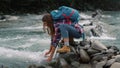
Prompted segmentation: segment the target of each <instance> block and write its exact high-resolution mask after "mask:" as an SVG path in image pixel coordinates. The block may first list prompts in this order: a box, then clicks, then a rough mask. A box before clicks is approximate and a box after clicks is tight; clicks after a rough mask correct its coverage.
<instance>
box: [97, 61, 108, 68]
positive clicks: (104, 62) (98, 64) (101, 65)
mask: <svg viewBox="0 0 120 68" xmlns="http://www.w3.org/2000/svg"><path fill="white" fill-rule="evenodd" d="M105 64H106V60H104V61H101V62H98V63H97V64H96V65H95V68H103V67H104V65H105Z"/></svg>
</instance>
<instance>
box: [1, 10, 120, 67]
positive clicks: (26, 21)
mask: <svg viewBox="0 0 120 68" xmlns="http://www.w3.org/2000/svg"><path fill="white" fill-rule="evenodd" d="M7 16H10V18H9V19H8V20H4V21H3V20H1V21H0V66H1V67H2V66H3V65H4V66H6V67H9V68H27V67H28V66H29V65H30V64H41V61H42V60H45V58H44V53H45V52H46V51H47V50H48V49H49V43H50V37H49V36H48V35H47V34H46V33H44V32H43V30H42V22H41V18H42V16H43V15H35V14H25V15H14V16H13V15H12V16H11V15H7ZM102 17H103V18H102V19H101V22H102V23H104V25H103V27H104V30H105V33H104V35H103V36H101V37H91V38H93V39H98V40H100V41H102V42H103V43H104V44H105V45H115V46H117V47H120V46H119V44H120V42H119V41H120V27H119V26H120V23H119V21H120V12H104V13H103V15H102Z"/></svg>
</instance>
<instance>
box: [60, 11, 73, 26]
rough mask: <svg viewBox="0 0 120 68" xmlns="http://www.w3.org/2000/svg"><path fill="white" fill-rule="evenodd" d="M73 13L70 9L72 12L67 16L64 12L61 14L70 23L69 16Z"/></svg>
mask: <svg viewBox="0 0 120 68" xmlns="http://www.w3.org/2000/svg"><path fill="white" fill-rule="evenodd" d="M73 14H74V11H73V10H72V12H71V13H70V15H69V16H67V15H66V14H64V13H63V14H62V15H63V16H64V17H65V19H66V21H67V24H71V21H70V17H71V16H72V15H73Z"/></svg>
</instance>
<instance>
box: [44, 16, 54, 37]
mask: <svg viewBox="0 0 120 68" xmlns="http://www.w3.org/2000/svg"><path fill="white" fill-rule="evenodd" d="M42 21H43V22H46V23H47V27H49V28H50V35H51V36H53V35H54V34H55V29H54V24H53V19H52V16H51V15H50V14H45V15H44V16H43V18H42Z"/></svg>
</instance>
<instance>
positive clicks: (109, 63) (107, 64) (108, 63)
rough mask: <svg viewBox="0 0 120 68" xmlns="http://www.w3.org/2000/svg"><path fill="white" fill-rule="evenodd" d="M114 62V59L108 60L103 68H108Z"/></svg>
mask: <svg viewBox="0 0 120 68" xmlns="http://www.w3.org/2000/svg"><path fill="white" fill-rule="evenodd" d="M114 62H115V58H113V59H109V60H108V61H107V62H106V64H105V66H104V67H110V66H111V65H112V64H113V63H114Z"/></svg>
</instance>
